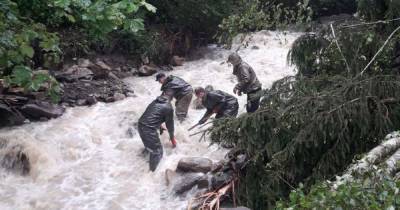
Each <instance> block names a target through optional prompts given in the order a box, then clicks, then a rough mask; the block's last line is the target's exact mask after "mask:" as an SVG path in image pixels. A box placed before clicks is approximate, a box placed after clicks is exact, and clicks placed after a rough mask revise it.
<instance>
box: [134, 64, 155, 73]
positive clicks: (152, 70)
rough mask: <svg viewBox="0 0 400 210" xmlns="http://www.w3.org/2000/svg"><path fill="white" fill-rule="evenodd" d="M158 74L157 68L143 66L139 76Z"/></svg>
mask: <svg viewBox="0 0 400 210" xmlns="http://www.w3.org/2000/svg"><path fill="white" fill-rule="evenodd" d="M156 72H157V68H156V67H152V66H148V65H143V66H141V67H140V68H139V72H138V73H139V76H151V75H153V74H155V73H156Z"/></svg>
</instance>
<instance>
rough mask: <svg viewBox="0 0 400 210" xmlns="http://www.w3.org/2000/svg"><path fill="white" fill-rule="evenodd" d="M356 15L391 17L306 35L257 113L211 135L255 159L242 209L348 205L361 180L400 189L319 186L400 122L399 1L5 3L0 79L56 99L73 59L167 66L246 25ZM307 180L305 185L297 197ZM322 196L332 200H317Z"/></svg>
mask: <svg viewBox="0 0 400 210" xmlns="http://www.w3.org/2000/svg"><path fill="white" fill-rule="evenodd" d="M356 11H357V14H358V17H359V18H360V19H361V20H362V21H363V22H366V21H380V20H385V21H380V22H377V23H373V24H358V22H354V23H352V22H350V23H335V24H333V25H331V26H329V25H325V26H324V28H321V29H319V30H318V31H316V32H314V33H310V34H306V35H304V36H302V37H300V38H299V39H298V40H297V41H296V42H295V43H294V46H293V49H292V50H291V51H290V54H289V56H288V61H289V63H291V64H294V65H296V67H297V69H298V74H297V75H296V76H294V77H287V78H284V79H282V80H280V81H277V82H276V83H275V84H274V85H273V87H272V88H270V89H269V90H266V91H265V93H264V94H265V95H264V100H263V105H262V107H261V109H260V110H259V111H258V112H256V113H254V114H250V115H243V116H241V117H239V118H238V119H234V120H226V121H223V123H220V124H216V126H215V127H214V129H213V130H212V132H211V137H212V139H213V140H214V141H215V142H217V143H224V144H234V145H235V146H236V147H237V149H239V150H243V151H245V152H246V153H247V155H248V156H249V157H251V162H249V164H248V165H247V167H246V170H245V172H243V174H242V176H241V182H240V184H239V185H238V186H239V189H238V192H239V194H238V195H239V198H240V201H241V202H242V203H243V204H245V205H248V206H249V207H252V208H253V209H266V208H270V207H273V206H275V202H276V201H277V200H279V199H281V198H290V200H289V201H288V203H285V202H284V201H282V202H280V204H279V205H278V207H279V208H283V207H291V206H293V205H298V203H299V202H300V203H301V205H302V206H301V207H304V208H308V207H310V208H312V207H316V208H319V207H321V206H318V205H323V206H324V207H326V206H334V205H335V203H329V202H331V201H332V200H337V201H338V202H340V201H343V202H344V206H345V207H347V206H349V205H353V203H352V201H351V200H345V196H347V195H348V194H349V193H353V192H359V191H361V190H362V189H364V188H365V187H368V188H373V189H374V190H376V191H377V192H381V193H384V192H385V191H389V190H391V189H393V188H391V187H392V186H393V185H395V184H397V185H398V183H394V181H388V182H384V184H383V186H379V185H376V184H367V186H365V184H366V183H365V182H363V181H360V182H358V181H356V182H354V183H352V184H351V185H349V186H342V187H339V188H338V191H337V193H334V192H331V191H329V189H330V186H329V184H327V183H325V182H321V181H322V180H326V179H331V178H333V177H334V175H335V174H337V173H340V172H342V171H343V170H344V169H345V168H346V166H348V164H349V163H351V161H352V160H353V159H354V158H355V157H357V156H358V155H360V154H363V153H365V152H366V151H368V150H370V149H371V148H373V147H374V146H375V145H377V144H378V143H379V141H380V139H382V137H383V136H384V135H386V134H387V133H388V132H389V131H392V130H394V129H398V128H399V127H400V120H399V119H400V118H399V114H400V109H399V107H400V106H399V101H398V98H399V96H400V82H399V81H400V80H399V79H400V77H399V75H398V73H399V70H400V69H399V68H400V43H399V41H398V40H399V38H400V35H399V33H398V30H400V29H399V28H398V27H399V26H400V24H399V22H400V21H398V19H396V18H399V17H400V1H390V0H358V1H356V0H221V1H213V0H200V1H195V0H171V1H160V0H147V1H145V0H31V1H23V0H2V1H0V85H6V86H8V87H23V88H24V89H25V90H26V91H35V90H39V89H41V88H42V89H47V90H48V93H49V95H50V96H52V97H53V98H54V99H55V100H56V99H57V94H58V92H59V90H60V87H59V85H58V83H57V81H55V79H54V78H53V77H52V76H51V75H52V71H53V70H55V69H58V68H60V66H61V65H62V64H63V61H64V60H68V59H70V58H79V57H82V56H87V55H88V54H91V53H123V54H126V55H133V56H136V57H140V56H141V55H145V56H148V57H149V58H150V59H151V60H152V61H153V62H157V63H166V62H168V61H169V59H170V58H171V56H172V55H175V54H178V55H187V54H188V53H189V51H190V50H191V49H193V48H195V47H196V46H200V45H202V44H206V43H208V42H210V41H219V42H220V43H223V44H226V45H228V46H229V44H230V42H231V40H232V38H233V37H234V36H236V35H237V34H239V33H242V32H250V31H256V30H262V29H282V28H287V27H288V26H291V25H302V26H303V28H304V29H306V30H309V29H310V27H308V26H309V23H310V22H311V21H312V20H315V19H317V18H318V17H321V16H324V15H333V14H340V13H350V14H352V13H354V12H356ZM352 24H353V25H352ZM354 24H356V25H354ZM377 52H379V53H377ZM316 182H320V183H321V184H319V185H316V186H314V187H312V188H311V186H312V184H314V183H316ZM300 183H304V187H303V188H301V189H299V190H297V191H294V192H292V193H291V194H290V191H291V190H293V189H295V188H296V187H298V186H299V184H300ZM385 183H386V184H385ZM310 189H311V190H310ZM308 191H309V192H310V194H309V195H306V194H305V193H307V192H308ZM369 192H370V191H368V192H367V193H366V194H362V195H360V196H364V197H356V201H355V202H357V201H358V200H357V199H371V205H374V202H375V201H376V203H379V202H380V200H379V199H380V198H379V196H381V194H377V193H375V194H374V193H373V192H372V191H371V194H368V193H369ZM289 194H290V195H289ZM358 195H359V194H357V193H355V196H358ZM318 196H323V198H324V199H325V200H326V203H318V204H315V201H316V200H318V199H320V198H321V197H318ZM338 196H339V197H338ZM377 196H378V197H377ZM383 196H386V195H383ZM374 199H378V200H374ZM302 202H303V203H302ZM394 202H395V203H394V204H393V203H392V204H393V205H397V203H396V202H398V201H394ZM378 207H387V208H390V206H379V205H378Z"/></svg>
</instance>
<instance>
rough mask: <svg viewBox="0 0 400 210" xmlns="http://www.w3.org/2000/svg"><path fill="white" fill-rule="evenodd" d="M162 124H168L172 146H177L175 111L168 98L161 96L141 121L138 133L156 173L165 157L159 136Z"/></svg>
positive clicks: (152, 168) (151, 167) (147, 110)
mask: <svg viewBox="0 0 400 210" xmlns="http://www.w3.org/2000/svg"><path fill="white" fill-rule="evenodd" d="M162 123H165V124H166V127H167V129H168V133H169V137H170V141H171V143H172V146H173V147H175V146H176V140H175V136H174V110H173V108H172V105H171V102H170V100H169V98H168V97H166V96H159V97H157V99H155V100H154V101H153V102H152V103H151V104H150V105H149V106H148V107H147V108H146V111H145V112H144V113H143V115H142V116H141V117H140V119H139V123H138V131H139V135H140V138H141V139H142V142H143V144H144V146H145V151H147V152H149V153H150V162H149V165H150V170H151V171H155V170H156V168H157V166H158V163H159V162H160V160H161V158H162V156H163V147H162V145H161V141H160V138H159V136H158V130H159V129H160V126H161V124H162Z"/></svg>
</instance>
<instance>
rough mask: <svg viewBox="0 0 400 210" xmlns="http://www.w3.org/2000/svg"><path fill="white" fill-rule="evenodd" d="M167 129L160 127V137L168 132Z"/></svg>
mask: <svg viewBox="0 0 400 210" xmlns="http://www.w3.org/2000/svg"><path fill="white" fill-rule="evenodd" d="M166 130H167V128H166V127H165V126H164V125H161V126H160V135H162V134H163V133H164V131H166Z"/></svg>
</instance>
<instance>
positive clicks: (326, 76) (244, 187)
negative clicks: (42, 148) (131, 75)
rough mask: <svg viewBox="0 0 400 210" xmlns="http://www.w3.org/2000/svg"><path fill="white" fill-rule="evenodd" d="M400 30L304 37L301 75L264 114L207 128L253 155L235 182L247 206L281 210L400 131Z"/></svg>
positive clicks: (269, 97)
mask: <svg viewBox="0 0 400 210" xmlns="http://www.w3.org/2000/svg"><path fill="white" fill-rule="evenodd" d="M399 11H400V10H399ZM351 24H354V23H351ZM399 26H400V24H399V22H395V21H393V20H386V21H379V22H377V23H372V24H370V23H361V24H357V25H349V24H348V23H344V24H343V23H341V24H333V25H328V26H327V27H326V29H325V30H322V31H320V32H319V33H317V34H306V35H304V36H303V37H301V38H299V40H298V41H296V42H295V43H294V46H293V49H292V50H291V52H290V55H289V61H290V62H292V63H293V64H295V65H296V66H297V67H298V73H297V75H296V76H293V77H286V78H283V79H281V80H279V81H277V82H275V83H274V84H273V86H272V87H271V88H270V89H268V90H266V91H265V93H264V99H263V102H262V106H261V108H260V109H259V110H258V111H257V112H255V113H253V114H243V115H241V116H239V117H238V118H236V119H226V120H221V121H217V122H216V123H215V124H214V126H213V128H212V129H210V130H208V131H207V132H209V134H210V135H211V139H212V140H213V142H215V143H220V144H227V145H235V147H236V149H239V150H243V151H245V153H246V155H247V156H248V157H249V158H250V162H249V163H248V164H247V165H246V169H245V171H244V172H243V173H242V174H241V176H240V180H239V184H237V185H235V186H236V188H237V189H236V192H237V196H238V200H239V204H241V205H245V206H249V207H251V208H252V209H270V208H273V207H274V206H275V202H276V201H277V200H279V199H285V198H288V196H289V193H290V191H291V190H294V189H296V188H297V187H298V186H299V185H300V183H303V184H304V188H305V190H306V191H308V190H309V189H310V187H311V186H312V185H313V184H315V183H316V182H319V181H322V180H332V179H333V178H334V177H335V176H336V175H337V174H340V173H342V172H344V171H345V169H346V168H347V167H348V166H349V165H350V164H351V163H352V161H353V160H354V159H357V158H358V157H360V155H362V154H364V153H367V152H368V151H370V150H371V149H373V148H374V147H376V146H377V145H379V144H380V142H381V140H382V139H383V138H384V137H385V135H387V134H388V133H389V132H391V131H393V130H397V129H399V127H400V106H399V105H400V80H399V79H400V76H399V74H398V73H399V70H400V69H399V65H398V55H399V52H400V51H399V41H398V40H400V39H399V38H400V36H399V33H398V32H399V30H400V27H399ZM305 47H307V49H305ZM382 151H383V150H382ZM394 157H395V158H397V157H398V155H397V156H394ZM393 161H395V160H392V162H393Z"/></svg>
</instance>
